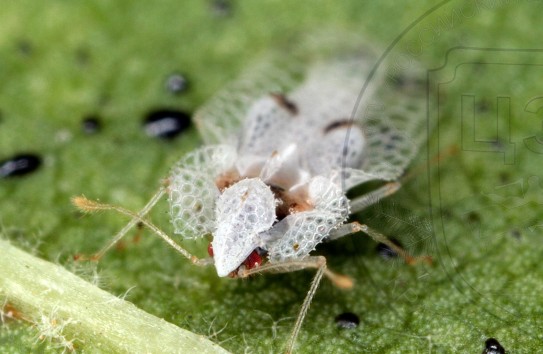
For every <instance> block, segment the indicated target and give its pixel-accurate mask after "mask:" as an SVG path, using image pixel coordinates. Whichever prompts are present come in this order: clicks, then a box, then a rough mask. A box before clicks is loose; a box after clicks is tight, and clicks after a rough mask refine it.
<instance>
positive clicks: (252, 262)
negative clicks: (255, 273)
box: [243, 250, 262, 269]
mask: <svg viewBox="0 0 543 354" xmlns="http://www.w3.org/2000/svg"><path fill="white" fill-rule="evenodd" d="M261 264H262V257H261V256H260V255H259V254H258V253H257V252H256V250H255V251H253V252H251V254H250V255H249V257H247V259H246V260H245V261H244V262H243V265H244V266H245V267H246V268H247V269H253V268H256V267H259V266H260V265H261Z"/></svg>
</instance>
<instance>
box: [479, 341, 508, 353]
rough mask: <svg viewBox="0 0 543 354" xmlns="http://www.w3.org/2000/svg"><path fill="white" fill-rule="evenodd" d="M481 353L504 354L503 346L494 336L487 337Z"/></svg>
mask: <svg viewBox="0 0 543 354" xmlns="http://www.w3.org/2000/svg"><path fill="white" fill-rule="evenodd" d="M482 354H505V348H504V347H502V345H501V344H500V342H498V340H496V339H495V338H488V339H487V340H486V341H485V349H484V350H483V353H482Z"/></svg>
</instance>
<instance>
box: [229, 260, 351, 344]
mask: <svg viewBox="0 0 543 354" xmlns="http://www.w3.org/2000/svg"><path fill="white" fill-rule="evenodd" d="M307 268H316V269H317V273H316V274H315V277H314V278H313V281H312V282H311V287H310V288H309V291H308V292H307V295H306V296H305V299H304V302H303V304H302V307H301V309H300V312H299V313H298V317H297V318H296V323H295V324H294V328H293V329H292V333H291V335H290V338H289V340H288V342H287V347H286V353H292V351H293V349H294V344H295V343H296V338H297V337H298V334H299V333H300V329H301V328H302V323H303V321H304V318H305V316H306V314H307V311H308V310H309V306H310V305H311V301H312V300H313V297H314V296H315V292H316V291H317V288H318V287H319V284H320V282H321V279H322V276H323V275H325V276H326V277H328V278H329V279H330V280H332V282H333V283H334V285H336V286H338V287H340V288H343V289H349V288H352V286H353V281H352V279H351V278H349V277H347V276H345V275H340V274H336V273H334V272H332V271H331V270H329V269H328V268H327V266H326V258H324V257H323V256H309V257H306V258H304V259H300V260H289V261H284V262H278V263H267V264H264V265H262V266H260V267H257V268H252V269H242V270H240V274H239V275H240V277H243V278H246V277H248V276H250V275H253V274H258V273H268V272H269V273H289V272H294V271H297V270H302V269H307Z"/></svg>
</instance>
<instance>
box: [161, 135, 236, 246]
mask: <svg viewBox="0 0 543 354" xmlns="http://www.w3.org/2000/svg"><path fill="white" fill-rule="evenodd" d="M236 158H237V153H236V151H235V149H234V148H233V147H231V146H228V145H214V146H205V147H202V148H200V149H197V150H195V151H193V152H191V153H189V154H187V155H186V156H185V157H184V158H183V159H181V161H179V162H178V163H177V164H176V165H175V166H174V168H173V169H172V171H171V174H170V185H169V198H168V200H169V202H170V216H171V221H172V224H173V227H174V232H175V233H176V234H180V235H182V236H183V237H184V238H198V237H202V236H204V235H206V234H209V233H211V232H212V231H213V230H214V228H215V215H214V213H215V203H216V200H217V198H218V197H219V194H220V193H219V189H218V188H217V186H216V184H215V182H216V181H215V178H216V177H217V176H218V175H219V174H220V173H222V172H224V171H226V170H227V169H228V168H231V167H232V166H233V165H234V163H235V161H236Z"/></svg>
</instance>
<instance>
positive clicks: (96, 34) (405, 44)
mask: <svg viewBox="0 0 543 354" xmlns="http://www.w3.org/2000/svg"><path fill="white" fill-rule="evenodd" d="M540 13H541V3H540V2H535V1H503V2H499V1H475V2H463V1H449V2H446V3H441V4H440V5H439V6H438V5H435V4H434V3H433V2H431V1H426V2H417V3H409V4H404V5H402V6H398V4H397V3H396V2H393V1H381V2H361V1H357V0H352V1H343V2H331V1H324V0H322V1H312V2H303V1H297V2H286V1H285V2H279V1H273V0H266V1H258V2H249V1H239V2H234V3H233V7H232V12H231V14H230V15H227V16H217V12H215V11H212V10H211V9H210V3H207V2H179V1H163V2H160V4H158V3H151V2H148V3H147V2H131V1H116V2H110V1H105V0H97V1H93V2H92V3H90V2H88V3H82V2H60V1H52V0H49V1H42V2H32V1H29V0H21V1H17V2H5V4H3V6H2V11H1V12H0V75H1V76H0V77H1V85H0V112H1V118H0V159H4V158H9V157H10V156H13V155H14V154H15V153H18V152H23V151H24V152H28V151H30V152H35V153H38V154H40V155H41V156H42V157H43V158H44V163H43V166H42V167H41V168H40V169H39V170H38V171H36V172H35V173H33V174H32V175H29V176H25V177H21V178H14V179H2V180H0V223H1V225H2V235H4V237H5V238H7V239H9V240H10V242H11V243H12V244H14V245H17V246H19V247H22V248H25V249H26V250H27V251H30V252H32V253H35V254H36V255H38V256H39V258H42V259H46V260H48V261H50V262H54V263H60V264H61V265H62V266H64V267H65V268H67V269H68V270H70V271H71V272H73V273H76V274H77V275H79V276H80V277H82V278H84V279H86V280H88V281H89V282H91V283H94V284H97V285H98V286H99V287H100V288H102V289H104V290H106V291H108V292H109V293H111V294H113V295H116V296H122V297H123V298H124V299H125V300H127V301H129V302H131V303H133V304H135V305H136V306H137V307H138V308H140V309H142V310H144V311H145V312H147V313H149V314H152V315H154V316H157V317H159V318H164V319H165V320H166V321H167V322H169V323H172V324H174V325H176V326H178V327H180V328H183V329H185V330H189V331H191V332H194V333H197V334H201V335H204V336H207V337H208V338H209V339H211V340H212V341H214V342H216V343H218V344H219V345H220V346H221V347H223V348H226V349H227V350H230V351H232V352H243V351H248V352H270V351H274V352H279V351H281V350H282V348H283V347H284V344H285V342H286V340H287V338H288V335H289V333H290V330H291V328H292V325H293V323H294V318H295V316H296V315H297V312H298V309H299V306H300V305H301V303H302V301H303V298H304V296H305V294H306V292H307V290H308V288H309V284H310V282H311V279H312V276H313V274H312V273H311V272H309V271H308V272H299V273H293V274H286V275H266V276H258V277H255V278H252V279H248V280H244V281H240V280H232V279H222V278H218V277H217V276H216V274H215V273H214V270H213V269H212V268H209V269H205V268H197V267H194V266H192V265H191V264H189V262H187V261H186V260H185V259H182V258H180V257H179V256H178V255H177V254H176V253H175V252H174V251H173V250H171V249H170V248H168V247H167V246H166V245H165V244H163V243H162V242H160V241H158V240H157V239H156V238H154V237H152V236H151V235H150V234H149V233H148V232H147V231H145V230H140V231H138V230H134V231H133V233H132V234H129V235H128V237H127V239H126V240H124V241H123V242H122V244H121V245H120V246H119V247H118V248H117V249H115V250H112V251H111V252H110V253H108V254H107V255H106V256H105V257H104V259H103V260H102V261H101V262H100V263H99V264H98V265H95V264H93V263H88V262H82V261H74V260H73V256H74V255H76V254H79V253H83V254H92V253H93V252H95V251H96V250H98V249H100V248H101V247H102V246H103V245H104V244H105V243H106V242H107V241H108V240H109V239H110V238H111V235H113V234H114V233H115V232H117V231H118V230H119V229H120V228H121V227H122V226H123V225H124V224H125V223H126V222H127V220H126V219H125V218H124V217H122V216H118V215H116V214H109V213H103V214H99V215H92V216H85V217H82V216H81V215H80V214H79V213H78V212H77V211H76V210H75V209H74V208H73V207H72V206H71V205H70V202H69V199H70V197H72V196H74V195H81V194H85V195H86V196H87V197H89V198H91V199H96V198H98V199H100V200H101V201H104V202H108V203H114V204H117V205H121V206H124V207H126V208H128V209H131V210H138V208H141V207H142V206H143V205H144V204H145V202H146V201H147V199H148V198H150V197H151V196H152V195H153V193H154V191H155V190H156V189H157V188H158V186H159V184H160V179H161V178H164V177H165V176H167V174H168V170H169V168H170V166H172V165H173V164H174V163H175V162H176V161H177V160H178V159H179V158H180V157H181V156H182V155H183V154H184V153H186V152H187V151H190V150H192V149H193V148H195V147H196V146H198V145H199V137H198V134H197V132H196V131H195V130H194V129H191V130H189V131H188V132H186V133H184V134H182V135H181V136H179V137H178V138H177V139H175V140H173V141H170V142H165V141H158V140H154V139H151V138H149V137H147V136H145V134H144V132H143V130H142V127H141V123H142V120H143V117H144V116H145V114H146V112H147V111H149V110H150V109H152V108H154V107H175V108H180V109H184V110H187V111H193V110H194V109H196V108H197V107H198V106H200V105H201V104H202V103H203V102H204V101H205V100H207V99H208V98H209V97H211V95H212V94H213V92H215V91H216V90H217V89H218V88H220V87H221V86H223V85H224V84H226V83H227V82H228V81H229V80H230V79H232V78H234V77H235V76H237V74H239V73H240V72H241V71H242V70H243V68H244V67H246V66H247V65H248V64H249V63H251V62H252V61H253V60H255V59H256V58H257V57H258V56H259V54H260V53H262V52H265V51H269V50H274V48H275V49H276V50H280V48H288V45H289V44H291V43H293V38H300V37H299V35H303V34H304V33H306V32H308V31H314V30H320V29H322V28H331V29H340V30H350V31H354V32H357V33H362V34H363V33H366V34H367V36H368V38H370V40H372V41H373V42H375V43H376V44H377V46H378V47H380V48H383V53H388V55H387V60H389V61H391V62H392V63H396V64H397V65H400V66H401V65H405V64H406V63H407V62H408V60H409V59H416V60H417V61H418V62H420V63H422V65H423V66H424V68H426V69H429V70H433V69H435V70H433V71H431V72H432V73H437V74H441V73H443V75H446V74H447V73H449V71H447V70H449V69H450V67H447V63H450V62H451V61H449V62H447V58H450V57H448V53H453V52H454V50H453V49H454V48H456V47H471V48H474V49H473V51H471V52H470V54H469V55H468V56H466V57H465V60H464V61H461V60H460V61H458V60H457V61H456V65H455V66H454V67H453V68H452V69H451V71H450V72H453V73H454V72H455V73H457V75H456V76H451V77H452V78H454V80H452V81H451V79H449V81H450V83H449V82H447V81H439V75H438V80H437V82H439V83H441V84H442V85H441V86H438V89H439V90H441V91H429V97H428V99H429V103H430V105H429V107H430V108H435V106H433V105H432V104H433V103H435V102H438V106H437V107H438V108H439V109H438V110H436V111H434V110H431V111H430V112H429V117H428V118H429V119H430V120H431V121H430V122H431V125H433V126H435V129H434V131H433V134H432V135H431V136H430V137H429V138H430V139H429V145H428V147H427V148H428V149H427V151H421V154H420V155H419V157H418V158H417V160H416V161H414V162H413V164H412V166H413V167H412V170H411V171H412V172H413V173H414V176H415V178H411V179H408V180H407V181H406V183H405V185H404V188H403V189H402V190H401V191H400V192H399V193H398V194H396V195H394V196H393V197H391V198H390V199H389V200H387V201H385V202H383V203H381V204H380V205H378V206H376V207H375V208H372V209H371V210H368V211H367V212H365V213H363V214H361V215H357V218H358V219H360V220H362V221H364V222H367V223H369V224H370V225H371V226H372V227H374V228H376V229H378V230H380V231H382V232H383V233H385V234H387V235H390V236H393V237H395V238H397V239H398V240H400V241H401V242H402V243H403V245H404V246H405V247H406V248H407V249H408V250H410V251H411V252H412V253H415V254H430V255H432V256H433V257H434V259H435V266H433V267H428V266H424V265H420V266H414V267H412V266H406V265H405V264H403V263H401V262H400V261H396V260H393V261H386V260H383V259H381V258H379V256H378V255H377V254H376V253H375V252H374V247H375V245H374V243H372V242H371V241H370V240H367V239H366V238H365V237H364V236H362V235H354V236H353V237H350V238H345V239H343V240H339V241H337V242H334V243H331V244H324V245H322V247H319V248H318V252H319V253H321V254H324V255H325V256H327V258H328V260H329V265H330V267H331V268H332V269H333V270H335V271H337V272H340V273H342V274H347V275H349V276H351V277H352V278H353V279H354V280H355V282H356V283H355V288H354V289H353V290H352V291H343V290H340V289H335V288H334V287H333V286H332V285H331V284H329V283H328V282H326V281H323V283H322V284H321V287H320V288H319V290H318V292H317V295H316V297H315V299H314V301H313V303H312V305H311V309H310V310H309V313H308V316H307V319H306V321H305V323H304V326H303V328H302V332H301V334H300V337H299V339H298V342H297V348H298V350H299V352H323V353H329V352H380V353H389V352H426V351H431V352H472V353H473V352H481V351H482V349H483V346H484V341H485V339H486V338H488V337H495V338H497V339H498V340H499V341H500V343H502V345H503V346H504V347H505V348H506V349H508V350H509V351H510V352H537V351H538V349H539V348H540V347H541V344H542V341H543V338H542V337H541V332H542V331H541V329H542V323H541V318H542V308H543V306H542V301H543V300H542V297H541V296H540V294H541V293H542V292H543V289H542V288H543V281H542V280H543V270H542V268H541V267H540V261H539V260H540V255H541V252H542V247H543V246H542V245H543V244H542V243H541V242H540V227H539V225H540V224H541V222H540V221H539V219H540V215H541V212H540V211H541V204H542V203H541V198H540V197H539V194H540V188H541V185H540V184H539V181H538V178H539V176H540V165H541V164H540V158H539V156H540V155H539V154H538V153H537V152H534V151H532V150H530V149H529V148H528V147H527V145H525V143H524V141H525V140H524V139H525V138H530V137H534V136H536V137H537V136H539V135H540V129H541V118H540V117H539V115H538V114H537V113H532V112H530V111H529V110H528V111H525V110H524V108H525V106H526V104H527V102H529V101H530V100H531V99H533V98H537V97H538V96H540V95H541V92H540V88H539V87H538V86H539V81H540V80H539V78H540V77H541V75H540V73H539V71H538V70H539V69H538V68H539V66H540V64H541V63H542V62H543V61H542V60H539V58H540V56H539V52H537V51H532V52H530V53H531V54H530V55H531V57H530V58H527V57H526V56H522V57H521V56H515V53H520V52H519V51H514V49H519V48H521V49H534V48H540V46H541V45H540V38H541V36H540V35H539V34H540V32H541V30H540V29H539V27H538V26H537V25H536V24H537V23H539V22H538V21H539V14H540ZM404 29H406V31H405V32H403V31H404ZM392 45H394V46H393V49H392V50H391V51H390V52H385V48H389V46H392ZM391 48H392V47H391ZM485 48H486V49H488V48H493V50H494V51H492V50H484V49H485ZM501 49H507V50H509V61H507V62H506V63H505V64H504V63H503V61H502V62H501V64H497V63H496V62H495V61H494V59H495V57H496V53H497V50H498V51H499V50H501ZM512 49H513V51H512ZM451 50H453V52H451ZM402 51H403V52H407V53H409V55H408V56H400V55H399V53H400V52H402ZM454 53H460V52H459V51H456V52H454ZM284 55H285V56H288V51H285V52H284ZM475 58H477V60H475ZM476 62H477V63H478V64H477V63H476ZM492 63H495V64H492ZM441 67H444V68H445V69H446V70H445V71H440V70H441V69H440V68H441ZM171 72H183V73H186V75H187V77H188V78H189V80H190V83H191V84H190V87H191V89H190V90H189V91H188V92H187V93H186V94H183V95H180V96H174V95H171V94H169V93H168V92H167V91H165V89H164V81H165V78H166V77H167V76H168V74H169V73H171ZM432 75H433V74H432ZM432 75H430V76H429V77H430V78H431V79H434V76H432ZM451 77H450V78H451ZM436 92H437V93H436ZM437 95H439V96H437ZM463 96H464V97H468V96H469V97H475V98H476V103H477V105H478V106H477V107H478V110H477V111H476V112H477V114H478V115H480V117H481V119H480V120H479V119H478V120H477V121H476V122H477V123H476V124H475V123H474V124H475V125H473V126H474V129H476V134H477V135H476V136H475V138H477V139H476V140H478V141H482V142H484V141H487V142H488V141H491V140H496V139H495V138H496V135H497V134H498V133H497V128H496V124H494V123H495V122H496V119H498V118H496V117H498V115H499V114H502V113H503V111H499V112H502V113H497V112H498V111H497V108H496V107H498V103H497V102H498V101H499V100H498V99H497V97H509V98H510V108H511V110H510V112H511V114H510V116H509V118H510V119H509V121H510V129H509V131H510V132H511V135H510V136H505V137H503V136H500V138H502V139H501V140H500V141H497V142H496V143H495V144H494V145H492V144H486V145H485V144H483V145H480V144H479V145H477V144H476V145H470V143H471V141H467V143H466V140H463V139H464V138H465V135H463V130H462V127H465V125H464V126H463V125H462V124H464V123H465V122H464V123H463V121H462V120H461V117H462V112H463V111H462V109H463V108H462V107H463V106H462V105H461V104H460V103H459V102H462V101H461V97H463ZM436 97H438V98H439V100H435V99H436ZM479 98H481V100H480V101H479ZM391 101H392V102H393V98H391ZM432 102H433V103H432ZM500 102H501V103H500V104H502V103H503V102H502V101H500ZM534 102H537V101H534ZM500 107H501V106H500ZM530 107H531V106H530ZM93 114H97V115H98V116H100V117H101V119H102V122H103V129H102V131H101V132H100V133H99V134H96V135H86V134H84V133H83V132H82V131H81V120H82V119H83V118H84V117H85V116H88V115H93ZM499 117H503V116H502V115H499ZM500 119H501V118H500ZM470 122H475V121H473V120H472V121H470ZM500 131H501V130H500ZM503 138H505V139H503ZM508 139H509V140H508ZM509 141H510V142H511V143H514V144H515V147H516V149H515V152H514V156H515V159H514V161H513V162H512V163H509V164H507V163H505V162H511V161H505V160H504V153H503V151H504V147H503V146H506V147H507V146H509V145H508V143H509ZM531 141H534V140H531ZM466 144H467V145H466ZM504 144H505V145H504ZM491 145H492V146H491ZM451 147H457V149H456V153H453V154H447V153H446V151H448V150H451V149H450V148H451ZM532 147H533V146H532ZM535 147H537V145H535ZM493 149H494V150H493ZM437 154H441V155H442V158H441V159H440V160H439V161H436V159H434V158H433V157H434V156H435V155H437ZM427 162H430V163H429V164H428V165H429V169H428V171H427V173H426V171H423V172H421V169H420V168H419V166H423V167H424V166H425V165H426V163H427ZM423 170H424V168H423ZM165 204H166V203H165V202H164V203H160V204H159V205H157V207H156V208H155V209H154V210H153V213H152V215H151V217H152V219H153V221H154V222H155V223H156V224H157V225H159V226H160V227H161V228H162V229H164V230H165V231H170V226H169V221H168V218H167V214H166V210H167V208H166V205H165ZM428 225H431V226H432V227H428ZM140 234H141V235H140ZM139 236H141V237H139ZM2 245H4V243H2ZM184 246H186V247H187V248H189V249H190V250H191V251H193V252H194V253H196V254H197V255H200V256H203V255H205V254H206V247H207V244H206V241H202V242H195V243H190V242H184ZM6 247H7V246H6ZM10 249H11V248H10ZM10 249H8V248H5V250H4V248H3V249H2V254H1V256H2V262H6V259H7V258H6V257H5V256H6V255H8V253H9V250H10ZM14 252H15V251H14ZM14 254H19V253H14ZM18 257H21V259H23V258H24V257H26V255H24V254H19V256H18ZM18 257H17V258H18ZM17 264H18V263H15V261H13V262H10V266H16V265H17ZM31 275H32V274H30V273H29V274H25V276H28V277H30V276H31ZM13 277H14V274H8V273H7V271H5V270H4V268H1V270H0V283H2V284H4V283H5V282H6V281H7V280H8V279H14V278H13ZM15 279H16V280H17V279H19V280H18V281H20V282H21V284H22V282H23V280H24V279H25V278H23V276H17V277H15ZM35 280H36V282H38V281H39V278H36V279H35ZM13 284H15V283H13ZM36 286H37V284H36ZM86 286H88V287H91V288H92V286H90V285H86ZM13 294H15V293H13ZM3 295H4V296H5V295H7V296H8V297H9V296H10V294H3ZM22 300H23V299H22V298H19V296H17V298H16V299H15V301H14V300H12V299H9V301H10V304H12V303H13V304H16V303H17V304H18V303H21V304H22V303H24V301H22ZM17 301H21V302H17ZM36 301H37V300H36ZM40 301H43V303H41V304H40V305H39V308H41V309H42V310H43V312H44V313H45V314H49V315H50V314H51V312H50V310H47V309H52V308H53V307H51V306H53V305H54V303H53V301H52V299H48V298H47V297H45V298H43V300H40ZM92 305H96V304H92ZM15 310H18V311H21V313H22V315H28V314H26V313H25V312H28V311H29V310H27V309H26V308H24V306H21V308H15ZM33 311H38V308H35V309H34V310H33ZM346 311H349V312H354V313H356V314H358V316H359V317H360V325H359V326H358V327H357V328H355V329H351V330H341V329H338V328H337V326H336V324H335V321H334V318H335V317H336V316H337V315H339V314H341V313H342V312H346ZM142 316H148V315H142ZM4 317H5V316H4ZM150 318H151V317H150ZM64 320H66V319H64ZM127 328H128V327H127ZM95 333H99V332H98V331H96V332H95ZM91 334H92V333H91ZM91 334H89V336H91ZM38 336H39V330H38V329H37V328H36V327H34V326H30V325H28V324H27V323H26V322H25V321H11V320H9V321H7V322H6V323H5V324H4V325H3V327H2V331H1V332H0V351H10V352H29V351H39V350H49V351H54V350H57V349H55V348H57V346H58V342H55V341H51V343H50V344H47V343H46V344H40V342H39V341H36V338H38ZM97 336H98V335H97ZM148 337H151V335H148ZM149 340H151V339H149ZM75 343H77V345H78V350H79V349H81V350H83V351H89V352H94V351H95V350H96V348H95V347H93V346H92V344H91V343H90V342H88V343H87V342H82V341H81V342H77V341H76V342H75ZM85 344H86V345H87V346H85ZM44 348H46V349H44ZM167 349H171V348H167ZM177 349H178V348H174V349H173V350H177ZM60 350H62V349H60ZM164 350H166V347H165V348H164Z"/></svg>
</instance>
